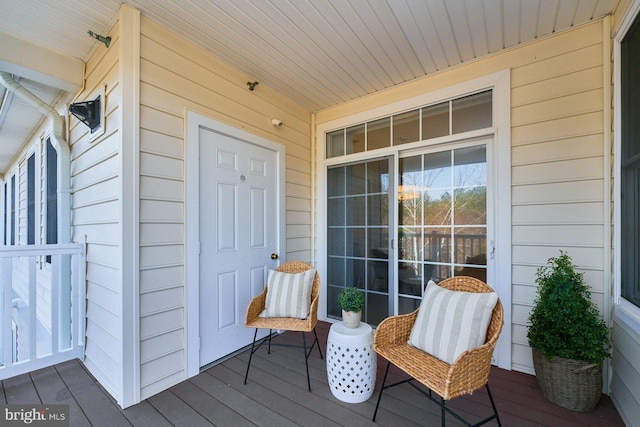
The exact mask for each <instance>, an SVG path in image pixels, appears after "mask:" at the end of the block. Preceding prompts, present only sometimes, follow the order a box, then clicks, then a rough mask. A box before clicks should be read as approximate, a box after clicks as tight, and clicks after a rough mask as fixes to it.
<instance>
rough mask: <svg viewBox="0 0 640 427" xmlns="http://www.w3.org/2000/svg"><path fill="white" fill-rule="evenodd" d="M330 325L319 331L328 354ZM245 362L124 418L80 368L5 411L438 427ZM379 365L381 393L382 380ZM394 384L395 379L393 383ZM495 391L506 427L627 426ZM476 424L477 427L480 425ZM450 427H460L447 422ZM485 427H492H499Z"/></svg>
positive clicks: (264, 361)
mask: <svg viewBox="0 0 640 427" xmlns="http://www.w3.org/2000/svg"><path fill="white" fill-rule="evenodd" d="M329 327H330V324H329V323H326V322H320V323H318V333H319V337H320V341H321V343H322V350H323V354H324V353H325V348H326V341H327V335H328V331H329ZM277 340H279V341H280V342H290V343H297V341H299V336H298V334H297V333H291V332H287V333H285V334H284V335H282V336H279V337H278V338H277ZM247 359H248V352H247V351H244V352H241V353H239V354H237V355H235V356H233V357H231V358H229V359H227V360H226V361H224V362H223V363H220V364H218V365H216V366H213V367H211V368H209V369H207V370H206V371H204V372H202V373H200V374H199V375H197V376H195V377H193V378H191V379H189V380H187V381H183V382H181V383H179V384H177V385H175V386H173V387H171V388H170V389H168V390H165V391H164V392H161V393H159V394H157V395H155V396H153V397H151V398H149V399H147V400H144V401H143V402H141V403H139V404H137V405H134V406H132V407H129V408H127V409H124V410H123V409H121V408H120V407H119V406H118V404H117V403H116V402H115V401H114V400H113V398H111V397H110V396H109V394H108V393H107V392H105V391H104V389H103V388H102V387H101V386H100V385H99V384H98V383H97V381H96V380H95V379H94V378H93V377H92V376H91V375H90V374H89V372H88V371H87V370H86V368H84V366H83V365H82V363H81V362H80V361H79V360H71V361H68V362H64V363H61V364H57V365H55V366H51V367H48V368H44V369H40V370H37V371H34V372H31V373H28V374H24V375H20V376H16V377H13V378H10V379H7V380H4V381H2V389H1V390H0V391H1V393H2V394H1V395H0V399H1V401H2V402H3V403H9V404H12V403H16V404H17V403H20V404H28V403H34V404H68V405H69V416H70V425H71V426H148V425H153V426H158V427H159V426H171V425H174V426H207V425H217V426H245V425H261V426H263V425H277V426H295V425H304V426H320V425H323V426H329V425H360V426H365V425H386V426H418V425H438V424H439V408H438V405H436V404H434V403H432V402H429V401H428V400H427V399H425V398H423V397H422V396H420V394H419V393H418V392H416V391H414V390H413V388H411V387H408V386H402V387H397V388H394V389H392V390H389V391H387V392H385V395H384V398H383V399H382V402H381V408H380V411H379V412H378V417H377V422H376V423H373V422H371V416H372V414H373V411H374V407H375V402H376V399H377V395H378V388H376V391H375V393H374V395H373V397H372V398H371V399H369V400H368V401H367V402H365V403H361V404H350V403H344V402H341V401H339V400H337V399H336V398H335V397H334V396H333V395H332V394H331V391H330V389H329V386H328V383H327V374H326V365H325V360H321V359H320V358H319V356H318V353H317V352H316V351H314V352H313V353H312V355H311V357H310V358H309V362H310V375H311V387H312V392H311V393H309V392H308V391H307V390H306V381H305V371H304V363H303V359H302V355H301V351H300V350H298V349H293V348H287V347H275V348H274V349H273V350H272V353H271V355H267V351H266V348H265V349H261V350H260V351H259V352H257V353H256V354H255V356H254V361H253V362H252V369H251V375H250V377H249V382H248V383H247V385H244V384H243V379H244V373H245V369H246V364H247ZM385 366H386V363H385V362H384V361H383V360H379V361H378V379H377V386H378V387H379V385H380V381H381V377H382V370H383V369H384V367H385ZM395 374H397V373H395ZM489 384H490V386H491V391H492V394H493V396H494V399H495V401H496V405H497V406H498V413H499V415H500V418H501V421H502V425H505V426H563V427H570V426H581V427H583V426H595V425H607V426H623V425H624V424H623V422H622V419H621V418H620V416H619V414H618V412H617V411H616V409H615V407H614V406H613V404H612V402H611V400H610V399H609V397H608V396H605V395H603V396H602V399H601V400H600V403H599V404H598V406H597V408H596V409H595V410H594V411H593V412H588V413H583V412H574V411H570V410H566V409H563V408H561V407H559V406H557V405H555V404H553V403H551V402H549V401H548V400H546V399H545V398H544V397H543V396H542V394H541V393H540V390H539V387H538V385H537V382H536V379H535V377H533V376H531V375H527V374H523V373H519V372H515V371H506V370H503V369H499V368H495V367H494V368H493V370H492V372H491V376H490V378H489ZM452 405H453V406H455V407H456V408H457V409H459V410H461V411H462V413H464V414H465V416H469V417H471V418H472V419H473V417H474V416H475V415H478V416H479V417H480V416H483V415H485V414H487V413H489V412H490V411H491V409H490V406H489V401H488V399H487V398H486V395H485V393H484V392H483V391H482V392H481V391H479V392H476V393H474V394H473V395H472V396H468V397H464V398H460V399H458V400H453V401H452ZM479 417H478V419H479ZM447 425H460V423H458V422H457V421H456V420H455V419H453V418H451V419H449V418H447ZM488 425H496V424H495V422H492V423H489V424H488Z"/></svg>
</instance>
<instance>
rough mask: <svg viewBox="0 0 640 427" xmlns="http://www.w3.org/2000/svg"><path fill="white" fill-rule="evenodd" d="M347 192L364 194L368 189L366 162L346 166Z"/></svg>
mask: <svg viewBox="0 0 640 427" xmlns="http://www.w3.org/2000/svg"><path fill="white" fill-rule="evenodd" d="M346 169H347V172H346V177H345V179H346V189H347V192H346V194H364V193H365V191H366V188H365V183H366V178H365V177H366V166H365V164H364V163H360V164H357V165H351V166H347V167H346Z"/></svg>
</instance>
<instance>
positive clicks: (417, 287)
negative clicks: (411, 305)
mask: <svg viewBox="0 0 640 427" xmlns="http://www.w3.org/2000/svg"><path fill="white" fill-rule="evenodd" d="M398 291H399V292H400V293H401V294H402V295H415V296H421V295H422V263H419V262H402V263H399V264H398Z"/></svg>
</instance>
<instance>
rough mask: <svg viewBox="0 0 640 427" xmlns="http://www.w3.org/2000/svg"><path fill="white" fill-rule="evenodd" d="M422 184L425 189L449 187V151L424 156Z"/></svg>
mask: <svg viewBox="0 0 640 427" xmlns="http://www.w3.org/2000/svg"><path fill="white" fill-rule="evenodd" d="M424 185H425V187H427V188H426V189H436V188H451V152H450V151H443V152H440V153H432V154H427V155H425V156H424Z"/></svg>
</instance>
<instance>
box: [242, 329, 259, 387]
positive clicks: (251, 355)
mask: <svg viewBox="0 0 640 427" xmlns="http://www.w3.org/2000/svg"><path fill="white" fill-rule="evenodd" d="M257 336H258V328H256V332H255V333H254V334H253V342H252V343H251V353H249V363H247V372H245V374H244V383H245V385H246V384H247V377H248V376H249V368H250V367H251V359H252V358H253V347H255V345H256V337H257Z"/></svg>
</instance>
